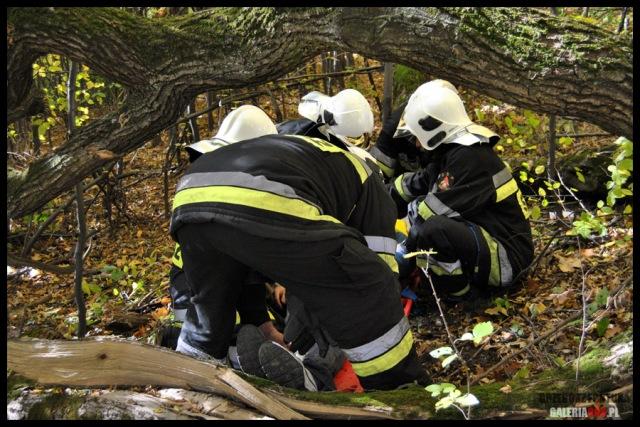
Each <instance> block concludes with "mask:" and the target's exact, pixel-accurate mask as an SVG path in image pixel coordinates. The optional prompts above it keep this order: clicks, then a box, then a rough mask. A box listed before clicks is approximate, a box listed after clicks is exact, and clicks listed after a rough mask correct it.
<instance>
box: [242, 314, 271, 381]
mask: <svg viewBox="0 0 640 427" xmlns="http://www.w3.org/2000/svg"><path fill="white" fill-rule="evenodd" d="M265 342H268V340H267V339H266V338H265V337H264V334H263V333H262V332H261V331H260V329H258V327H256V326H254V325H244V326H242V328H240V331H238V337H237V339H236V351H237V353H238V364H239V365H240V369H241V370H242V372H245V373H247V374H250V375H254V376H256V377H260V378H266V376H265V373H264V371H263V370H262V368H261V367H260V359H259V357H258V350H259V349H260V346H261V345H262V344H264V343H265Z"/></svg>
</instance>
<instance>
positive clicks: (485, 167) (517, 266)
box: [389, 82, 533, 301]
mask: <svg viewBox="0 0 640 427" xmlns="http://www.w3.org/2000/svg"><path fill="white" fill-rule="evenodd" d="M432 83H433V82H429V83H426V84H423V85H422V86H420V87H419V88H418V89H417V90H416V91H415V92H414V93H413V94H412V95H411V97H410V99H409V101H408V103H407V106H406V108H405V111H404V119H405V121H406V127H407V129H408V130H409V131H410V132H411V133H412V134H413V135H415V136H416V137H417V138H418V140H419V142H420V144H421V145H422V146H423V147H424V148H425V149H426V150H429V151H430V156H429V163H428V164H427V165H426V166H425V167H424V168H422V169H420V170H418V171H416V172H408V173H404V174H402V175H400V176H398V177H397V178H396V179H395V180H394V182H393V184H391V185H390V187H389V190H390V193H391V196H392V197H393V199H394V200H395V201H396V205H397V207H398V211H399V216H404V215H405V214H406V213H407V212H408V213H409V215H408V217H409V219H410V220H411V222H412V224H411V228H410V231H409V237H408V238H407V240H406V242H405V246H406V248H405V250H406V251H409V252H413V251H415V250H416V249H424V250H428V249H433V250H434V251H435V252H436V254H434V255H432V256H429V259H428V261H429V270H430V271H429V272H430V273H431V277H432V279H433V282H434V285H436V286H437V289H438V290H439V291H440V292H441V295H443V296H445V297H446V298H448V299H450V300H453V301H458V300H469V299H471V298H473V296H474V295H477V293H478V291H481V290H484V291H487V290H491V289H493V290H501V292H502V291H504V290H505V289H504V288H505V287H511V286H512V285H513V284H514V282H515V281H517V279H518V278H519V277H518V276H519V275H520V272H522V271H523V270H524V269H525V268H526V267H527V266H528V265H529V264H530V263H531V261H532V258H533V243H532V240H531V227H530V225H529V222H528V220H527V217H528V214H527V211H526V205H525V204H524V203H523V201H522V195H521V194H520V191H519V189H518V186H517V184H516V181H515V180H514V179H513V176H512V174H511V171H510V169H509V167H508V166H507V165H506V163H503V162H502V161H501V160H500V158H499V157H498V156H497V155H496V153H495V152H494V151H493V145H495V143H496V142H497V141H498V140H499V137H498V136H497V135H495V134H494V133H493V132H491V131H490V130H489V129H487V128H485V127H482V126H478V125H476V124H474V123H473V122H472V121H471V120H470V119H469V117H468V116H467V113H466V111H465V108H464V105H463V103H462V100H461V99H460V97H459V96H458V94H457V93H456V92H455V91H453V90H451V89H449V88H447V87H445V86H442V85H437V84H432ZM481 293H482V292H481Z"/></svg>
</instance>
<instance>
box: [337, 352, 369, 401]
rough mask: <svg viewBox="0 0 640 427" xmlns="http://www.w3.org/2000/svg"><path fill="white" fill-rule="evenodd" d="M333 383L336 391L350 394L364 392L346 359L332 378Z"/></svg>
mask: <svg viewBox="0 0 640 427" xmlns="http://www.w3.org/2000/svg"><path fill="white" fill-rule="evenodd" d="M333 383H334V384H335V386H336V390H337V391H343V392H351V393H362V392H364V389H363V388H362V385H361V384H360V380H359V379H358V376H357V375H356V373H355V372H354V371H353V367H352V366H351V363H349V361H348V360H346V359H345V361H344V363H343V364H342V368H340V370H339V371H338V373H336V375H335V376H334V377H333Z"/></svg>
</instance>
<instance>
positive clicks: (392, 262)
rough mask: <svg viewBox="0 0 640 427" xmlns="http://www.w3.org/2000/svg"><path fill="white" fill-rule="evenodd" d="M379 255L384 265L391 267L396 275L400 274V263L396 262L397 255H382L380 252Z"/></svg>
mask: <svg viewBox="0 0 640 427" xmlns="http://www.w3.org/2000/svg"><path fill="white" fill-rule="evenodd" d="M377 254H378V256H379V257H380V258H382V260H383V261H384V263H385V264H387V265H388V266H389V268H390V269H391V271H393V272H394V273H398V274H399V270H398V262H397V261H396V257H395V255H391V254H385V253H382V252H378V253H377Z"/></svg>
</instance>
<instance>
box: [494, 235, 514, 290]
mask: <svg viewBox="0 0 640 427" xmlns="http://www.w3.org/2000/svg"><path fill="white" fill-rule="evenodd" d="M496 242H497V243H498V260H499V262H500V282H501V284H502V286H505V285H509V284H510V283H511V279H512V278H513V270H512V269H511V263H510V262H509V258H508V257H507V251H506V250H505V249H504V246H502V243H500V242H498V241H497V240H496Z"/></svg>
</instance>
